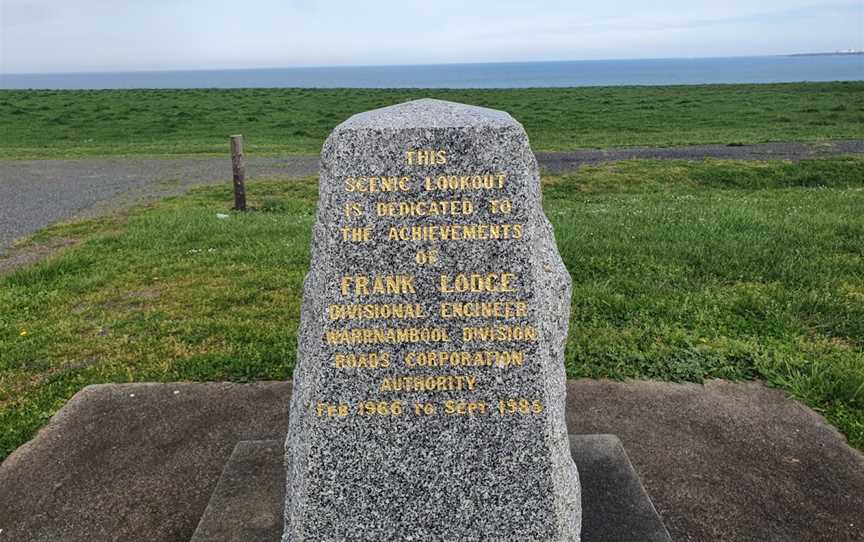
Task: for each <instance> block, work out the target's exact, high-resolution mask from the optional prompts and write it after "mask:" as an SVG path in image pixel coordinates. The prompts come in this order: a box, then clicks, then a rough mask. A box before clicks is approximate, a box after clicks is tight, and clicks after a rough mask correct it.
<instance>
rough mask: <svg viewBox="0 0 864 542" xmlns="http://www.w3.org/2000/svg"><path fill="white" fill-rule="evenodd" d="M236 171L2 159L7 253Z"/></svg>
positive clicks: (283, 171) (848, 145)
mask: <svg viewBox="0 0 864 542" xmlns="http://www.w3.org/2000/svg"><path fill="white" fill-rule="evenodd" d="M837 154H864V140H854V141H836V142H833V143H825V144H818V145H808V144H804V143H768V144H762V145H747V146H722V145H700V146H692V147H677V148H674V147H673V148H630V149H609V150H583V151H574V152H543V153H538V154H537V158H538V160H539V162H540V166H541V168H543V169H544V170H546V171H551V172H564V171H573V170H575V169H577V168H578V167H579V166H581V165H583V164H595V163H599V162H608V161H616V160H626V159H631V158H658V159H694V160H698V159H703V158H709V157H710V158H730V159H777V160H780V159H782V160H798V159H802V158H808V157H813V156H828V155H837ZM247 169H248V176H249V177H250V178H261V177H267V176H275V175H278V176H283V177H284V176H287V177H305V176H310V175H315V174H316V173H317V171H318V157H317V156H290V157H282V158H251V159H250V160H249V161H248V167H247ZM230 172H231V164H230V161H229V160H227V159H222V158H181V159H162V158H118V159H113V158H112V159H84V160H2V161H0V255H2V254H3V252H4V251H5V250H6V249H7V248H8V247H9V246H10V245H11V244H12V242H13V241H14V240H15V239H18V238H20V237H23V236H26V235H29V234H32V233H34V232H36V231H38V230H39V229H41V228H44V227H45V226H48V225H50V224H53V223H55V222H59V221H63V220H69V219H72V218H78V217H83V216H93V215H98V214H100V213H105V212H109V211H111V210H112V209H116V208H117V207H118V206H123V205H126V204H130V203H136V202H142V201H152V200H154V199H158V198H162V197H165V196H168V195H174V194H178V193H181V192H183V191H184V190H185V189H187V188H188V187H190V186H193V185H199V184H208V183H221V182H226V181H227V180H229V179H230V175H231V173H230Z"/></svg>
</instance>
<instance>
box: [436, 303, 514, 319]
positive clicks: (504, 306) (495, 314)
mask: <svg viewBox="0 0 864 542" xmlns="http://www.w3.org/2000/svg"><path fill="white" fill-rule="evenodd" d="M438 309H439V314H440V315H441V318H525V317H526V316H528V304H527V303H526V302H524V301H509V300H506V301H469V302H458V301H453V302H449V301H448V302H445V303H440V304H439V305H438Z"/></svg>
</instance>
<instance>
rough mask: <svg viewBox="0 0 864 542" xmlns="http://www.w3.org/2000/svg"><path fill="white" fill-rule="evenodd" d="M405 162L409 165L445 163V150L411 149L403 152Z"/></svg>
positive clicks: (439, 164) (437, 164) (438, 164)
mask: <svg viewBox="0 0 864 542" xmlns="http://www.w3.org/2000/svg"><path fill="white" fill-rule="evenodd" d="M405 163H406V164H408V165H409V166H413V165H418V166H441V165H444V164H446V163H447V151H444V150H434V149H432V150H413V151H408V152H406V153H405Z"/></svg>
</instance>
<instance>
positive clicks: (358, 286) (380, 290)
mask: <svg viewBox="0 0 864 542" xmlns="http://www.w3.org/2000/svg"><path fill="white" fill-rule="evenodd" d="M339 289H340V290H341V292H342V295H343V296H348V295H353V296H354V297H362V296H369V295H396V294H413V293H416V292H415V290H414V277H413V276H408V275H390V276H366V275H354V276H348V277H342V280H341V284H340V288H339Z"/></svg>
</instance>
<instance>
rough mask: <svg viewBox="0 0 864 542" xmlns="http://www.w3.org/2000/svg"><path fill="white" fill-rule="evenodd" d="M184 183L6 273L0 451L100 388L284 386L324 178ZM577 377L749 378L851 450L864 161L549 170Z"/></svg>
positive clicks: (863, 328) (858, 405)
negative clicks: (788, 400)
mask: <svg viewBox="0 0 864 542" xmlns="http://www.w3.org/2000/svg"><path fill="white" fill-rule="evenodd" d="M229 190H230V189H229V187H227V186H226V187H216V188H214V187H210V188H202V189H197V190H195V191H193V192H192V193H190V194H189V195H187V196H183V197H178V198H173V199H169V200H166V201H163V202H161V203H158V204H156V205H154V206H152V207H148V208H144V209H138V210H135V211H134V212H131V213H130V214H127V215H124V216H114V217H107V218H103V219H99V220H93V221H88V222H83V223H74V224H66V225H59V226H54V227H52V228H49V229H48V230H46V231H44V232H42V233H40V234H38V235H37V236H35V237H34V238H33V239H32V240H30V241H29V243H31V244H34V245H38V244H50V243H52V242H56V240H57V239H60V238H63V239H75V240H78V241H79V244H77V245H76V246H74V247H72V248H70V249H68V250H67V251H66V252H65V253H63V254H62V255H60V256H58V257H56V258H53V259H51V260H48V261H45V262H42V263H39V264H36V265H34V266H32V267H29V268H26V269H22V270H19V271H18V272H16V273H14V274H12V275H9V276H6V277H3V278H0V306H2V307H3V311H2V312H0V428H2V429H0V430H2V434H0V457H4V456H6V455H7V454H8V453H10V452H11V450H13V449H14V448H15V447H17V446H19V445H20V444H22V443H23V442H25V441H27V440H28V439H29V438H31V437H32V436H33V435H34V433H35V431H36V430H38V428H39V427H41V426H42V425H44V424H45V423H46V421H47V420H48V419H49V418H50V416H51V415H53V414H54V413H55V412H56V411H57V410H58V409H59V408H60V407H62V406H63V404H64V403H65V402H66V401H67V400H68V399H69V398H70V397H71V396H72V395H73V394H74V393H75V392H77V391H78V390H80V389H81V388H82V387H84V386H86V385H87V384H91V383H98V382H131V381H177V380H193V381H204V380H233V381H240V382H243V381H250V380H256V379H285V378H288V377H289V376H290V374H291V370H292V368H293V366H294V361H295V352H296V328H297V325H298V319H299V313H300V299H301V295H302V291H301V288H302V280H303V276H304V274H305V273H306V269H307V266H308V260H309V242H310V229H311V226H312V223H313V220H314V209H315V202H316V195H317V194H316V183H315V181H314V180H312V179H309V180H305V181H284V180H283V181H269V182H258V183H251V184H250V187H249V193H250V195H251V198H252V203H253V205H254V207H255V209H256V210H255V211H253V212H249V213H246V214H237V213H231V216H230V218H228V219H225V220H219V219H217V217H216V214H217V213H225V212H226V209H228V208H229V207H230V204H231V195H230V192H229ZM544 198H545V199H544V204H545V207H546V211H547V214H548V216H549V217H550V219H551V221H552V222H553V224H554V225H555V228H556V237H557V240H558V244H559V247H560V250H561V253H562V256H563V258H564V261H565V263H566V265H567V267H568V269H569V270H570V273H571V274H572V277H573V281H574V291H573V304H572V317H571V326H570V337H569V340H568V344H567V351H566V365H567V373H568V375H569V376H570V377H580V376H587V377H594V378H599V377H610V378H616V379H620V378H631V377H632V378H653V379H663V380H672V381H694V382H699V381H702V380H703V379H706V378H714V377H719V378H728V379H762V380H764V381H766V382H768V383H769V384H771V385H773V386H777V387H780V388H782V389H784V390H786V391H787V392H789V393H790V394H791V395H793V396H794V397H797V398H799V399H800V400H802V401H804V402H805V403H806V404H808V405H810V406H811V407H813V408H814V409H816V410H818V411H819V412H822V413H824V414H825V415H826V416H827V417H828V419H829V420H830V421H831V422H832V423H833V424H835V425H836V426H837V427H838V428H839V429H840V430H841V431H842V432H843V433H845V434H846V435H847V437H848V438H849V439H850V442H851V443H852V444H853V445H854V446H857V447H858V448H864V213H862V209H864V158H861V157H856V158H835V159H823V160H809V161H804V162H801V163H799V164H790V163H781V162H747V163H743V162H719V161H706V162H659V161H632V162H622V163H617V164H607V165H602V166H595V167H586V168H583V169H582V170H580V171H579V172H578V173H575V174H572V175H566V176H558V177H549V178H546V179H545V180H544Z"/></svg>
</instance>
